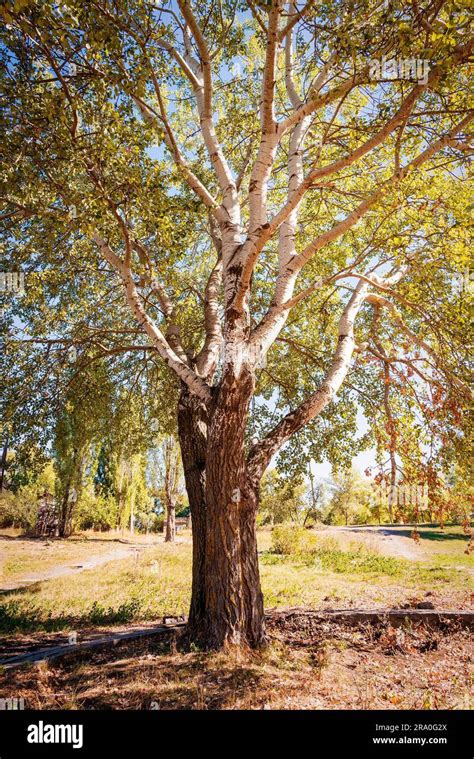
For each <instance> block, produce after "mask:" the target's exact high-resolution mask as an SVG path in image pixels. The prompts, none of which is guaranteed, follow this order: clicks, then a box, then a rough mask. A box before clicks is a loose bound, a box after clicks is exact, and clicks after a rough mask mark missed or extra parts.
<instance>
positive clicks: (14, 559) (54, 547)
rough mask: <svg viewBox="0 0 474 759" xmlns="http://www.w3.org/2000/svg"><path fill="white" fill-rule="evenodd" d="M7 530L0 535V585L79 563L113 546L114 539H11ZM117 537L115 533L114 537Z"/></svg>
mask: <svg viewBox="0 0 474 759" xmlns="http://www.w3.org/2000/svg"><path fill="white" fill-rule="evenodd" d="M10 537H11V536H10V535H6V534H5V532H4V531H2V534H1V535H0V586H1V584H2V582H10V581H14V580H17V579H20V578H24V577H28V576H29V575H32V574H36V573H41V572H46V571H47V570H48V569H52V568H53V567H57V566H68V565H73V564H80V563H81V561H84V560H85V559H90V558H92V557H94V556H100V555H101V554H103V553H104V552H105V551H110V550H112V549H113V547H114V545H117V543H113V542H112V541H111V540H107V542H106V543H104V542H103V541H102V540H99V539H96V540H86V539H79V538H72V539H69V540H56V539H54V540H41V539H16V540H12V539H8V538H10ZM115 537H116V536H115Z"/></svg>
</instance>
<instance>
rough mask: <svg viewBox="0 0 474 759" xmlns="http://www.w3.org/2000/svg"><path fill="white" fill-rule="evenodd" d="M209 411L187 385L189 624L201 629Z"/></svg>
mask: <svg viewBox="0 0 474 759" xmlns="http://www.w3.org/2000/svg"><path fill="white" fill-rule="evenodd" d="M207 430H208V411H207V409H206V407H205V405H204V403H202V401H200V400H198V399H197V398H196V397H195V396H192V395H191V394H190V392H189V390H188V388H187V386H186V385H184V383H183V385H182V387H181V393H180V398H179V403H178V438H179V445H180V448H181V460H182V463H183V471H184V480H185V483H186V492H187V495H188V500H189V508H190V511H191V521H192V539H193V569H192V593H191V606H190V610H189V628H190V629H198V628H199V627H200V625H201V620H202V619H203V618H204V616H205V579H204V569H205V568H204V556H205V551H206V493H205V490H206V448H207Z"/></svg>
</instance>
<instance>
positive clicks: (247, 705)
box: [0, 619, 474, 709]
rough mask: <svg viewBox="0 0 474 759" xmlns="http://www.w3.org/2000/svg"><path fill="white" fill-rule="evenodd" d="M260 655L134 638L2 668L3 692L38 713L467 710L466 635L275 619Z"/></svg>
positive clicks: (468, 662)
mask: <svg viewBox="0 0 474 759" xmlns="http://www.w3.org/2000/svg"><path fill="white" fill-rule="evenodd" d="M270 634H271V640H270V645H269V646H268V648H266V649H265V650H263V651H261V652H256V653H255V652H253V653H252V652H235V651H228V652H226V653H219V654H212V653H210V654H206V653H202V652H191V653H182V652H179V651H178V650H177V647H176V642H173V641H171V642H163V641H154V642H153V641H147V642H145V641H141V642H136V643H129V644H122V645H120V646H119V647H117V648H116V649H115V648H114V649H113V650H111V651H103V652H101V653H97V654H94V655H88V656H83V657H82V658H81V657H74V658H71V659H69V660H61V661H58V662H57V663H52V664H47V663H42V664H40V665H33V666H30V667H28V668H22V669H18V670H14V671H12V672H9V673H7V675H6V676H5V678H4V682H3V683H2V682H1V675H0V690H1V692H2V696H3V695H4V696H5V697H8V696H16V697H23V698H24V699H25V703H26V705H27V708H33V709H35V708H38V709H58V708H62V709H77V708H79V709H84V708H88V709H110V708H111V709H125V708H127V709H130V708H134V709H150V708H154V709H157V708H159V709H337V708H345V709H460V708H464V709H465V708H471V707H472V701H471V700H470V699H471V697H470V693H471V692H472V684H473V670H472V662H473V653H474V652H473V646H472V640H471V638H470V636H469V634H468V633H467V632H466V631H464V632H463V631H453V632H448V631H446V630H445V631H441V630H436V631H433V630H426V629H423V628H418V629H409V628H408V629H405V630H403V631H402V630H394V629H393V628H391V627H389V626H386V625H380V626H379V627H371V626H366V627H359V628H348V627H344V626H338V625H335V624H332V623H318V625H317V626H313V627H311V628H310V629H307V627H306V626H305V625H304V624H303V625H301V623H300V621H299V620H298V619H296V620H293V621H292V622H291V623H288V622H287V621H285V622H284V623H278V621H276V622H275V623H274V624H273V625H272V627H271V630H270Z"/></svg>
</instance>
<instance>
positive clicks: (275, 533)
mask: <svg viewBox="0 0 474 759" xmlns="http://www.w3.org/2000/svg"><path fill="white" fill-rule="evenodd" d="M317 543H318V538H317V537H316V535H313V534H311V533H310V532H309V531H308V530H305V528H304V527H300V526H298V525H295V524H291V523H289V522H285V523H284V524H278V525H276V526H275V527H274V528H273V530H272V552H273V553H281V554H283V555H284V556H295V555H297V554H301V553H311V552H313V551H315V550H316V547H317Z"/></svg>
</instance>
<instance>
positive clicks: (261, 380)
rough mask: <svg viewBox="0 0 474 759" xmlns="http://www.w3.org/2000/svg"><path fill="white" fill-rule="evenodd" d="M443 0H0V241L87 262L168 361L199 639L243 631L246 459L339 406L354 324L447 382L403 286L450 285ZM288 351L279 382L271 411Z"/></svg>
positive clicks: (462, 142) (430, 335) (452, 384)
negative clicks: (1, 165) (1, 134)
mask: <svg viewBox="0 0 474 759" xmlns="http://www.w3.org/2000/svg"><path fill="white" fill-rule="evenodd" d="M425 6H426V7H425ZM463 6H464V3H462V2H461V3H460V2H454V1H453V0H447V1H446V2H436V3H416V2H414V3H405V2H398V1H394V2H390V3H385V2H375V1H374V2H370V3H368V2H366V0H364V2H360V3H359V2H351V3H347V2H342V1H340V0H329V1H328V2H324V3H323V2H318V1H317V2H311V0H310V1H309V2H307V3H294V2H291V3H288V4H287V3H283V2H281V0H270V1H269V2H266V3H258V4H257V3H253V2H240V1H237V0H222V2H219V3H217V2H200V3H192V2H190V0H177V2H176V3H170V2H167V1H165V2H161V3H148V2H143V1H142V0H117V1H115V2H113V1H112V0H97V1H95V0H94V1H93V2H88V3H82V2H79V1H78V0H65V2H64V3H61V4H55V3H43V2H41V3H40V2H34V1H28V0H26V1H22V2H8V3H7V4H6V6H4V8H3V10H2V13H3V16H4V19H5V21H6V22H7V26H6V31H5V32H4V38H3V46H2V52H1V55H2V57H3V58H4V62H5V63H6V68H5V70H6V73H5V76H4V80H3V94H4V95H5V97H6V102H7V108H6V110H5V112H4V115H3V116H2V119H3V125H4V127H7V129H8V132H9V139H8V143H7V147H8V154H7V167H6V168H7V173H8V179H7V182H6V183H5V184H4V185H3V187H2V197H3V202H4V210H3V214H2V220H3V223H4V224H5V226H6V229H7V235H6V243H7V246H8V247H9V248H10V249H11V250H12V254H13V256H14V259H13V260H14V261H15V262H16V263H17V264H18V263H21V262H27V268H26V271H27V272H28V266H29V268H30V269H31V270H37V267H38V266H45V267H46V268H48V267H49V268H51V266H52V265H53V266H56V267H57V268H59V269H61V268H62V267H67V266H69V265H70V261H71V259H73V258H74V257H75V256H79V257H80V258H81V260H84V261H86V262H88V266H89V275H90V278H91V280H93V277H94V272H95V271H97V270H99V269H100V271H101V272H102V273H103V272H104V268H103V267H104V266H105V267H106V272H107V276H108V277H109V281H110V282H111V283H112V280H113V277H115V282H117V281H118V282H120V283H121V287H122V290H123V295H124V297H125V301H126V304H127V308H128V309H129V316H131V317H133V319H134V321H135V333H136V332H137V331H138V332H140V331H141V333H142V335H143V338H142V342H139V346H138V347H139V348H140V349H141V348H142V347H143V346H144V345H145V346H146V348H144V350H145V349H147V350H151V351H152V352H153V354H154V356H155V357H156V356H158V357H159V358H160V359H161V360H162V361H163V362H164V364H165V365H166V366H167V367H168V369H169V372H170V376H173V377H175V378H176V379H177V381H178V383H179V388H180V395H179V402H178V406H177V424H178V430H179V439H180V445H181V454H182V460H183V467H184V474H185V481H186V488H187V492H188V498H189V503H190V508H191V513H192V523H193V551H194V554H193V556H194V558H193V590H192V602H191V609H190V614H189V625H188V627H189V634H190V636H191V638H192V639H193V640H194V641H196V642H198V643H200V644H202V645H205V646H208V647H220V646H222V645H224V644H227V643H231V644H244V643H246V644H249V645H251V646H258V645H259V644H261V643H262V642H263V641H264V638H265V630H264V609H263V599H262V593H261V589H260V581H259V569H258V559H257V544H256V533H255V514H256V510H257V505H258V489H259V482H260V479H261V477H262V475H263V473H264V471H265V469H266V468H267V467H268V465H269V462H270V461H271V460H272V458H273V457H274V456H275V455H277V454H278V452H279V451H281V450H282V448H283V447H284V446H285V445H286V444H287V448H288V446H290V447H291V444H292V441H293V440H294V439H295V436H298V439H304V436H305V431H307V430H308V429H310V428H311V429H312V430H316V432H315V434H318V433H317V429H318V428H317V420H318V419H321V420H326V422H327V420H331V419H336V417H337V418H339V419H344V416H345V414H346V413H349V412H346V411H345V407H343V408H342V409H340V408H338V411H337V414H336V413H335V412H334V411H333V409H334V408H335V407H340V406H341V403H342V404H344V406H345V404H347V408H348V409H350V408H351V403H353V401H351V396H350V393H349V392H348V391H354V392H355V391H356V390H357V388H356V387H355V385H354V376H356V377H361V376H362V377H363V376H364V361H363V357H364V355H365V351H366V350H367V347H368V346H369V347H374V346H375V347H376V346H377V342H376V341H377V339H378V338H380V339H381V340H383V341H384V348H385V349H386V348H387V346H388V344H389V346H390V359H391V360H393V361H396V360H398V359H400V360H403V361H405V362H408V363H409V364H410V365H411V366H413V367H414V370H416V371H417V372H418V375H417V376H418V377H419V381H420V382H425V381H426V382H428V383H430V382H436V383H439V384H440V385H442V386H443V388H445V391H446V394H447V395H449V394H450V393H451V395H452V394H454V395H456V397H457V398H459V399H460V398H462V397H463V395H464V393H465V386H464V383H463V381H462V378H461V379H459V378H458V377H457V376H456V360H455V356H456V350H455V348H454V347H453V343H454V342H455V338H456V336H457V333H456V335H454V337H453V334H452V333H450V332H449V323H448V322H449V320H448V319H438V320H437V319H435V320H434V321H432V320H431V319H432V316H433V310H432V307H431V306H432V302H431V301H430V297H431V296H430V291H429V289H428V292H426V289H424V287H425V280H426V277H429V278H431V280H432V281H436V280H437V277H439V278H440V279H441V280H442V281H443V282H444V284H445V291H444V295H443V296H442V297H444V298H447V299H448V300H449V297H450V294H451V295H452V292H453V287H452V284H453V276H454V274H455V272H456V270H457V269H458V267H459V265H461V267H462V266H463V265H464V264H465V261H466V250H467V244H466V241H465V237H464V232H463V230H462V227H461V226H460V224H459V214H458V215H457V216H456V215H455V214H454V213H453V211H452V209H451V208H450V206H449V201H448V199H447V197H446V195H447V194H448V193H446V192H444V191H443V188H445V187H446V186H447V185H448V184H449V186H450V187H451V189H452V185H453V183H455V184H456V191H455V192H451V194H450V196H451V197H453V196H456V197H457V198H463V197H465V191H464V189H463V187H464V185H463V178H464V174H465V171H464V164H465V160H466V156H467V155H468V154H469V152H470V151H469V144H468V126H469V124H470V122H471V120H472V118H473V113H472V111H471V110H470V109H469V105H468V102H467V100H468V94H467V93H468V91H469V90H468V73H467V67H466V64H467V63H468V62H469V60H470V55H471V50H472V42H471V41H470V39H469V37H468V23H469V20H468V13H467V9H465V10H463ZM440 188H441V193H440ZM435 193H436V194H435ZM443 204H445V215H444V217H445V220H444V222H443V224H441V223H438V217H437V216H436V214H435V212H434V211H435V209H436V208H439V207H440V206H441V207H443ZM467 205H468V204H467V202H466V203H465V206H467ZM463 213H464V210H463V209H462V210H461V211H460V215H461V217H462V214H463ZM183 218H186V224H185V225H184V228H183V225H182V223H181V222H182V220H183ZM178 227H179V229H180V232H179V233H178V234H176V233H173V232H174V230H175V229H177V228H178ZM452 229H454V234H455V239H454V240H453V252H450V253H449V254H448V256H447V257H444V258H441V259H436V257H435V258H434V259H433V258H432V257H431V248H430V243H431V242H433V245H434V246H435V247H436V244H438V245H439V244H440V239H441V238H443V235H445V234H447V230H452ZM27 248H29V250H26V249H27ZM18 250H21V254H20V253H18ZM33 250H34V252H32V251H33ZM58 250H59V251H64V252H63V253H62V254H61V255H60V256H59V255H58ZM25 251H26V252H25ZM15 256H16V257H15ZM428 264H429V265H428ZM423 265H426V271H425V273H423ZM101 267H102V268H101ZM101 276H102V275H101ZM89 286H91V287H92V286H93V282H92V281H91V282H90V283H89ZM184 292H186V293H187V295H188V298H187V300H183V293H184ZM435 301H436V299H435ZM183 303H186V304H187V305H186V307H183ZM435 305H436V303H435ZM104 308H107V297H106V296H105V298H104ZM455 312H456V309H455V308H454V306H453V307H452V309H451V314H454V313H455ZM119 313H120V314H122V310H121V309H120V311H119ZM448 313H449V312H448ZM456 313H457V312H456ZM93 317H94V318H96V319H99V318H100V314H94V315H91V319H92V318H93ZM117 318H119V317H118V316H117ZM430 320H431V321H430ZM457 323H459V321H458V322H457ZM116 328H117V329H119V328H120V324H117V325H116ZM137 339H138V340H139V338H136V336H135V340H137ZM308 342H309V343H310V344H309V345H308ZM126 347H127V346H126V345H125V346H124V348H125V349H126ZM133 347H134V346H131V349H132V348H133ZM447 348H450V349H449V350H447ZM135 349H136V346H135ZM286 349H287V350H288V352H287V353H285V350H286ZM275 356H277V357H278V362H275ZM423 366H424V367H429V369H428V371H426V372H423V371H422V367H423ZM275 367H276V370H277V371H276V375H277V377H276V378H274V377H273V369H274V368H275ZM308 367H309V370H308ZM420 367H421V368H420ZM367 371H368V374H369V376H370V378H371V381H372V379H373V376H372V374H370V366H368V368H367ZM285 374H286V381H287V385H289V386H290V387H289V388H288V391H287V395H286V399H287V400H288V399H290V398H292V399H293V401H294V406H293V407H291V408H286V409H285V411H284V412H283V413H282V414H281V417H280V418H279V419H278V414H279V412H280V410H281V409H282V405H284V404H282V402H281V401H280V398H278V397H276V393H275V392H274V391H275V388H276V387H277V386H284V385H285ZM308 374H309V376H308ZM380 381H381V382H382V383H383V377H382V378H381V380H380ZM361 382H362V391H363V390H364V388H363V379H362V380H361ZM370 386H371V385H370V382H369V383H368V387H370ZM359 389H361V388H359ZM256 395H257V396H260V398H261V399H263V400H266V409H267V413H266V414H265V413H264V414H263V416H262V414H261V411H259V406H258V403H257V404H254V401H253V399H254V398H255V396H256ZM338 399H339V402H338ZM341 399H342V400H341ZM252 412H255V413H254V414H253V413H252ZM337 415H339V416H337ZM255 418H257V419H258V420H259V423H258V424H256V425H255V424H254V419H255ZM255 427H256V428H258V429H259V431H260V433H261V434H260V435H258V436H257V435H255V434H253V433H254V428H255ZM338 429H339V428H338V425H337V424H335V425H334V427H333V428H332V430H329V432H328V441H329V442H328V445H332V446H333V448H335V449H337V447H338V445H339V438H338ZM250 430H251V431H252V432H251V434H250V432H249V431H250ZM285 450H286V449H285Z"/></svg>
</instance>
